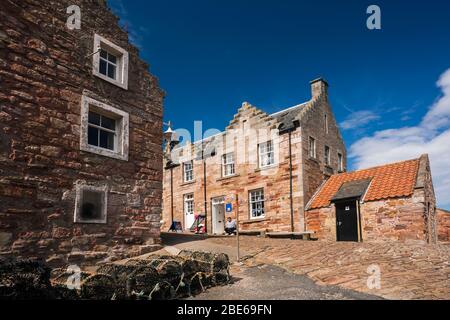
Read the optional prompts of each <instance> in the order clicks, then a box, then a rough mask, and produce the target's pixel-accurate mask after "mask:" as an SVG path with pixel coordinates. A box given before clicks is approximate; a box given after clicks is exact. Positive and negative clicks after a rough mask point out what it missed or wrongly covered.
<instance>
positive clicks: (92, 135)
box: [88, 127, 99, 147]
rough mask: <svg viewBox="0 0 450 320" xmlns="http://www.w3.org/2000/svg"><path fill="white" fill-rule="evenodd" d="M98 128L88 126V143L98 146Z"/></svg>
mask: <svg viewBox="0 0 450 320" xmlns="http://www.w3.org/2000/svg"><path fill="white" fill-rule="evenodd" d="M98 131H99V130H98V129H96V128H93V127H88V144H90V145H91V146H96V147H98Z"/></svg>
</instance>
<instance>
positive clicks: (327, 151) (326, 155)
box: [324, 146, 331, 166]
mask: <svg viewBox="0 0 450 320" xmlns="http://www.w3.org/2000/svg"><path fill="white" fill-rule="evenodd" d="M324 151H325V152H324V162H325V164H326V165H327V166H329V165H330V163H331V159H330V147H329V146H325V150H324Z"/></svg>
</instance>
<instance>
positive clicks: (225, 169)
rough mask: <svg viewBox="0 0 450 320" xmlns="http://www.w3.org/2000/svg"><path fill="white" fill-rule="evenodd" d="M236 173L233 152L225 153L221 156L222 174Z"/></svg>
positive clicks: (227, 175)
mask: <svg viewBox="0 0 450 320" xmlns="http://www.w3.org/2000/svg"><path fill="white" fill-rule="evenodd" d="M235 173H236V171H235V167H234V154H233V153H227V154H224V155H223V156H222V176H224V177H229V176H232V175H234V174H235Z"/></svg>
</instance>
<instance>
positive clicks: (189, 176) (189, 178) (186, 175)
mask: <svg viewBox="0 0 450 320" xmlns="http://www.w3.org/2000/svg"><path fill="white" fill-rule="evenodd" d="M187 166H190V169H188V170H186V167H187ZM183 181H184V182H185V183H189V182H193V181H194V161H192V160H191V161H187V162H184V163H183Z"/></svg>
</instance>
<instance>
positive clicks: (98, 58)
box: [92, 34, 129, 90]
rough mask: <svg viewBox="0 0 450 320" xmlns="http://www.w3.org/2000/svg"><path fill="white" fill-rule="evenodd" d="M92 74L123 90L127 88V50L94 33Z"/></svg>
mask: <svg viewBox="0 0 450 320" xmlns="http://www.w3.org/2000/svg"><path fill="white" fill-rule="evenodd" d="M94 51H95V52H96V53H95V54H94V55H93V56H92V58H93V62H92V68H93V70H92V71H93V74H94V75H95V76H97V77H99V78H101V79H103V80H105V81H108V82H110V83H112V84H114V85H116V86H118V87H121V88H123V89H125V90H127V89H128V63H129V55H128V52H127V51H126V50H125V49H123V48H121V47H119V46H117V45H115V44H114V43H112V42H111V41H109V40H107V39H105V38H103V37H102V36H100V35H98V34H95V35H94Z"/></svg>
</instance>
